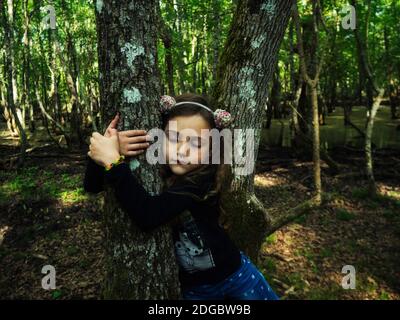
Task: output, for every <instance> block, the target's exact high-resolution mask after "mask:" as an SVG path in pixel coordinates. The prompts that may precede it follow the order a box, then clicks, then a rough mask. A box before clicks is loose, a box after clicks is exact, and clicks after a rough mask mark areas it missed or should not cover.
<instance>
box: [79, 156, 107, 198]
mask: <svg viewBox="0 0 400 320" xmlns="http://www.w3.org/2000/svg"><path fill="white" fill-rule="evenodd" d="M83 188H84V189H85V191H87V192H91V193H99V192H101V191H103V190H104V167H102V166H100V165H98V164H97V163H96V162H94V161H93V160H92V159H91V158H90V157H88V160H87V165H86V171H85V179H84V181H83Z"/></svg>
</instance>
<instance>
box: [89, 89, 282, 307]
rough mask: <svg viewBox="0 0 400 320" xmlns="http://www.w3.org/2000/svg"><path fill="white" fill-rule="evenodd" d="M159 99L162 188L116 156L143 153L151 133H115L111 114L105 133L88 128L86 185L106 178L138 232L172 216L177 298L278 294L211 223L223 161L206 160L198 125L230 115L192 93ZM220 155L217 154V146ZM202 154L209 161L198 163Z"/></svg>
mask: <svg viewBox="0 0 400 320" xmlns="http://www.w3.org/2000/svg"><path fill="white" fill-rule="evenodd" d="M161 102H162V104H161V107H162V110H161V111H162V112H163V115H162V120H163V121H162V123H163V124H162V127H163V130H164V132H165V134H166V140H165V141H164V142H163V153H164V154H165V157H166V160H167V162H166V163H167V164H165V165H160V167H161V174H162V176H163V178H164V181H165V186H164V191H163V192H162V193H161V194H159V195H150V194H149V193H148V192H147V191H146V190H145V189H144V188H143V187H142V185H141V184H140V183H139V182H138V180H137V179H136V178H135V176H134V175H133V174H132V173H131V170H130V168H129V165H128V164H127V163H125V162H124V161H122V160H123V156H124V155H126V156H129V157H132V156H136V155H138V154H140V153H142V152H144V150H145V149H146V148H147V147H148V146H149V143H148V142H146V141H151V138H150V136H148V135H146V131H143V130H129V131H125V132H119V133H118V132H117V129H116V126H117V123H118V119H119V117H118V116H117V117H116V118H115V119H114V120H113V121H112V122H111V124H110V126H109V127H108V128H107V130H106V133H105V134H104V136H102V135H101V134H99V133H96V132H95V133H93V135H92V137H91V138H90V151H89V152H88V155H89V157H90V159H89V162H88V166H87V169H86V174H85V182H84V187H85V190H87V191H89V192H100V191H102V190H103V183H104V182H106V183H108V184H111V185H112V186H113V188H114V190H115V195H116V198H117V200H118V201H119V203H120V205H121V207H122V208H123V209H124V211H125V212H126V213H127V214H128V215H129V216H130V217H131V218H132V219H133V220H134V221H135V222H136V224H137V225H138V227H139V228H141V229H142V230H143V231H151V230H153V229H155V228H156V227H157V226H159V225H162V224H166V223H169V222H173V224H172V228H173V229H172V230H173V239H174V245H175V256H176V258H177V261H178V265H179V279H180V282H181V287H182V293H183V297H184V299H200V300H205V299H232V300H235V299H237V300H248V299H254V300H277V299H278V297H277V295H276V294H275V293H274V292H273V290H272V289H271V287H270V286H269V284H268V283H267V281H266V279H265V278H264V276H263V275H262V274H261V272H260V271H259V270H258V269H257V268H256V266H255V265H254V264H253V263H252V261H250V259H249V257H248V256H247V255H245V254H244V252H243V251H241V250H239V249H238V248H237V247H236V245H235V244H234V243H233V242H232V240H231V239H230V238H229V236H228V235H227V234H226V233H225V231H224V229H223V228H222V226H221V225H220V224H219V221H218V218H219V191H220V188H221V178H222V176H223V172H224V166H226V165H224V164H223V160H222V159H221V161H220V163H221V164H212V163H211V157H212V152H215V148H212V143H211V137H210V136H208V135H207V130H203V131H201V130H202V129H208V130H211V129H213V128H216V129H218V130H219V129H222V128H223V127H224V126H225V127H226V125H227V124H228V123H229V121H230V119H229V117H230V114H229V113H227V112H226V111H224V110H220V109H218V110H217V111H215V112H213V111H212V110H211V109H210V104H209V98H207V97H206V96H200V95H195V94H183V95H180V96H178V97H176V100H175V99H174V98H172V97H170V96H163V97H162V99H161ZM174 121H175V122H174ZM172 124H174V125H175V126H173V125H172ZM185 129H191V130H193V131H191V132H192V133H194V136H191V137H190V139H189V141H187V139H184V138H182V136H183V133H182V132H183V131H184V130H185ZM221 147H223V143H221ZM172 148H174V149H172ZM171 150H173V152H170V151H171ZM188 151H189V155H187V153H188ZM210 151H211V152H210ZM170 153H171V154H170ZM121 154H122V156H121ZM220 154H221V155H222V156H223V152H221V150H220ZM184 157H186V158H185V161H184ZM207 157H209V160H210V161H209V163H207V164H204V162H202V160H204V159H206V158H207Z"/></svg>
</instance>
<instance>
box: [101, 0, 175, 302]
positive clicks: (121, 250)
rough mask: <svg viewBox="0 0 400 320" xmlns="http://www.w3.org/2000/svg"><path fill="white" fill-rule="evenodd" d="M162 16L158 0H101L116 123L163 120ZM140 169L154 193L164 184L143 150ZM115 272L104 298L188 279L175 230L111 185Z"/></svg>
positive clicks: (110, 257) (106, 97)
mask: <svg viewBox="0 0 400 320" xmlns="http://www.w3.org/2000/svg"><path fill="white" fill-rule="evenodd" d="M158 15H159V8H158V2H157V1H155V0H136V1H132V0H103V1H97V3H96V17H97V31H98V35H99V37H98V54H99V72H100V74H99V77H100V100H101V108H102V109H103V114H104V117H105V120H106V123H108V122H109V121H110V120H111V118H112V117H113V116H114V114H115V112H116V111H117V110H119V111H120V112H121V119H122V123H121V124H120V129H124V130H127V129H145V130H150V129H151V128H156V127H159V126H160V117H159V112H158V104H159V99H160V93H161V84H160V76H159V71H158V69H157V46H156V44H157V34H158V30H157V28H158V26H157V25H156V24H155V23H154V21H157V19H158ZM130 167H131V169H132V171H133V172H134V173H135V175H137V177H138V178H139V180H140V181H141V183H142V184H143V186H144V188H145V189H146V190H148V191H149V192H151V193H153V194H154V193H159V192H160V191H161V180H160V178H159V176H158V170H157V166H154V165H150V164H148V163H147V161H146V160H145V156H144V155H142V156H140V157H138V158H135V159H134V160H131V161H130ZM104 226H105V234H106V238H105V245H106V265H107V277H106V282H105V287H104V297H105V298H107V299H108V298H112V299H178V297H179V296H180V285H179V280H178V266H177V264H176V258H175V254H174V248H173V240H172V234H171V229H170V227H169V226H162V227H160V228H157V229H156V230H154V231H153V232H150V233H144V232H142V231H140V229H138V227H137V226H136V225H135V223H134V222H133V221H131V220H130V219H129V217H128V216H127V215H126V214H125V213H124V212H123V211H122V210H121V209H120V208H119V207H118V204H117V202H116V200H115V198H114V195H113V191H112V190H110V189H109V190H107V192H106V194H105V206H104Z"/></svg>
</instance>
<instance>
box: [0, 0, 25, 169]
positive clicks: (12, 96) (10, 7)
mask: <svg viewBox="0 0 400 320" xmlns="http://www.w3.org/2000/svg"><path fill="white" fill-rule="evenodd" d="M0 10H1V14H2V17H3V26H4V39H5V41H4V43H5V49H6V50H5V51H6V52H8V55H7V57H6V59H5V63H6V73H7V76H6V78H7V104H8V107H9V109H10V111H11V114H12V116H13V117H14V120H15V123H16V126H17V128H18V133H19V138H20V150H21V151H20V157H19V159H18V166H22V165H23V163H24V160H25V151H26V148H27V146H28V141H27V137H26V133H25V129H24V124H23V118H22V117H21V115H20V114H21V112H20V110H19V108H18V106H17V105H16V104H18V101H17V100H18V99H17V93H16V87H17V86H16V75H15V70H16V69H15V60H14V18H13V17H14V2H13V0H8V1H7V11H8V15H7V14H6V6H5V4H4V0H0Z"/></svg>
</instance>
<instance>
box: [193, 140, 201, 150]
mask: <svg viewBox="0 0 400 320" xmlns="http://www.w3.org/2000/svg"><path fill="white" fill-rule="evenodd" d="M190 145H191V146H192V147H194V148H201V140H200V139H198V138H197V139H192V140H191V141H190Z"/></svg>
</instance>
